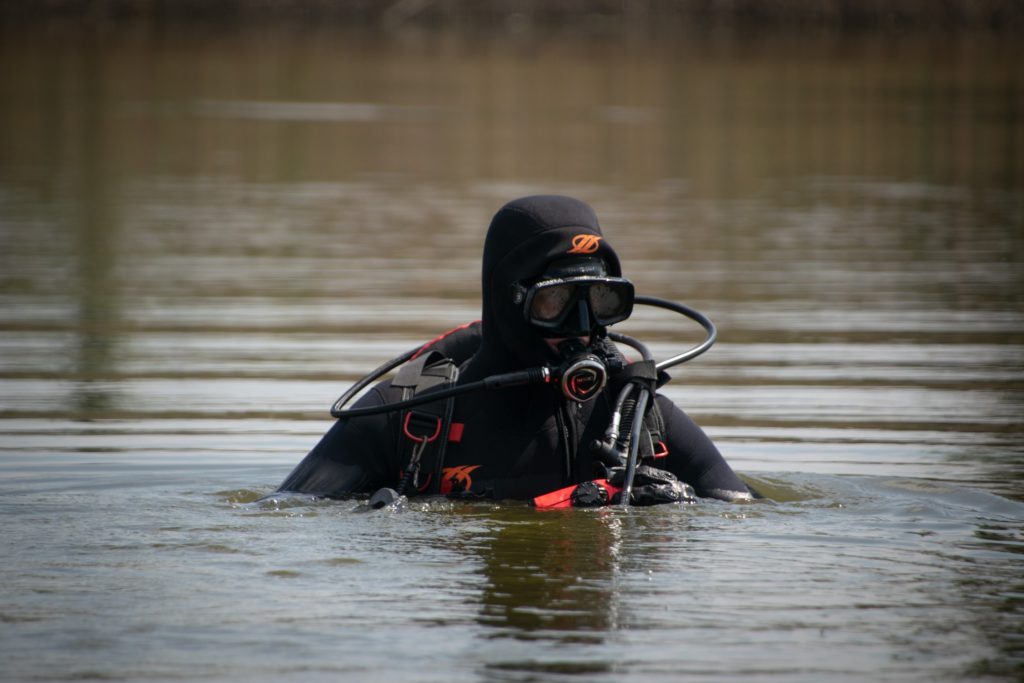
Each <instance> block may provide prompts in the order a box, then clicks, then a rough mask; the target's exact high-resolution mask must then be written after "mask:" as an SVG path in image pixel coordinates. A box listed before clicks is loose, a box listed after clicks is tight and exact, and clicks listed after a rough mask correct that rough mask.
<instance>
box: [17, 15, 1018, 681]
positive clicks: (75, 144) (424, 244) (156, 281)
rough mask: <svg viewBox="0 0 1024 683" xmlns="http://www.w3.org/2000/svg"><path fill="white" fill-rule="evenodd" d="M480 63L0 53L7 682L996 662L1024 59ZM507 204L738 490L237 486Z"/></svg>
mask: <svg viewBox="0 0 1024 683" xmlns="http://www.w3.org/2000/svg"><path fill="white" fill-rule="evenodd" d="M517 35H518V34H517ZM488 38H493V36H489V35H479V34H471V33H468V32H464V33H445V32H437V33H433V32H427V33H408V34H405V33H403V34H400V35H397V36H383V35H370V34H367V33H362V34H357V33H345V32H341V31H335V30H332V29H327V28H322V29H312V28H309V27H307V28H305V29H297V28H291V29H277V30H275V29H271V28H267V27H263V28H252V29H249V30H247V31H241V32H235V31H227V30H218V31H214V30H212V29H202V28H196V27H194V26H192V27H187V28H182V27H169V28H165V29H154V28H150V29H132V28H131V27H127V26H118V27H114V26H107V27H102V26H101V27H99V28H96V29H95V30H94V31H88V30H75V29H72V28H69V27H63V28H53V29H45V30H44V29H38V30H37V29H32V30H28V31H24V32H12V31H10V30H7V31H6V32H5V33H4V35H3V39H2V40H0V240H2V242H0V493H2V497H0V515H2V516H3V520H2V525H3V531H2V535H0V538H2V542H3V549H4V561H3V563H2V564H0V662H2V663H0V672H2V673H0V678H2V679H5V680H36V679H43V680H66V679H78V680H91V679H105V680H122V679H127V680H145V681H153V680H164V679H189V680H195V679H212V680H238V681H241V680H246V681H249V680H272V679H273V680H279V679H281V678H293V677H296V678H297V677H300V676H301V677H303V678H309V679H313V680H318V679H322V680H353V681H355V680H359V681H365V680H399V679H402V678H404V679H406V680H415V681H446V682H447V681H557V680H569V679H572V680H586V681H611V680H616V681H644V682H645V683H647V682H649V681H675V680H681V679H683V680H739V679H744V680H763V681H769V680H770V681H778V682H782V681H786V682H790V681H864V680H885V681H925V680H928V681H932V680H964V679H974V680H978V679H988V678H991V679H992V680H1020V677H1021V676H1022V675H1024V607H1022V599H1024V580H1022V576H1024V574H1022V572H1021V566H1022V565H1021V552H1022V548H1024V446H1022V445H1021V444H1022V436H1024V426H1022V420H1021V415H1022V414H1024V315H1022V314H1024V301H1022V292H1024V125H1022V121H1024V119H1022V116H1024V72H1022V71H1021V69H1020V66H1019V64H1021V63H1024V60H1022V57H1024V55H1022V54H1021V50H1020V48H1019V47H1013V46H1011V45H1008V44H1007V42H1008V41H998V40H995V39H992V38H983V37H979V38H966V37H960V38H955V37H954V38H951V37H948V36H947V37H944V38H942V39H935V40H925V39H923V38H913V37H907V38H905V39H900V40H892V39H887V40H882V39H875V38H869V37H864V38H860V39H848V40H842V41H839V40H829V41H826V40H814V39H811V40H808V39H807V37H806V36H805V37H803V39H802V40H800V41H799V42H797V41H796V40H795V39H793V38H791V39H788V40H786V39H782V38H778V39H772V40H768V39H757V40H742V41H740V40H733V41H729V40H725V41H720V40H710V39H709V40H706V41H698V42H694V38H693V37H692V36H688V37H679V38H678V39H677V40H670V41H665V42H655V43H651V42H649V41H645V40H643V39H640V38H637V39H617V38H600V37H589V38H587V37H580V36H570V35H562V34H557V35H548V36H541V35H518V37H516V38H514V39H513V38H505V39H501V40H489V39H488ZM541 191H544V192H563V193H568V194H573V195H576V196H578V197H580V198H582V199H584V200H587V201H589V202H591V203H592V204H593V205H594V206H595V208H596V209H597V211H598V213H599V215H600V216H601V217H602V222H603V225H604V227H605V230H606V232H607V234H608V235H609V238H610V239H611V240H613V242H614V244H615V245H616V248H617V249H618V250H619V252H620V254H621V255H622V257H623V261H624V264H625V267H626V269H627V274H629V275H630V276H631V277H632V279H634V281H635V282H636V283H637V286H638V289H639V291H640V292H641V293H646V294H652V295H656V296H663V297H668V298H674V299H679V300H683V301H685V302H687V303H689V304H690V305H693V306H695V307H697V308H699V309H701V310H703V311H704V312H706V313H707V314H708V315H710V316H711V317H712V318H713V319H714V320H715V321H716V323H718V325H719V328H720V340H721V341H720V342H719V343H718V344H717V345H716V346H715V348H714V349H713V350H712V351H711V352H710V353H709V354H707V355H705V356H702V357H701V358H700V359H698V360H696V361H694V362H693V363H690V364H687V365H684V366H681V367H680V368H678V369H677V371H676V373H675V381H674V382H673V383H672V384H670V385H669V386H668V387H667V393H669V395H671V396H672V397H673V398H674V399H675V400H677V401H678V402H679V403H680V404H681V405H682V406H684V407H685V408H686V409H687V411H688V412H690V413H691V414H692V415H694V416H695V417H696V418H697V420H698V421H699V422H700V423H701V424H702V425H704V426H705V427H706V429H707V431H708V432H709V433H710V434H711V435H712V436H713V437H714V438H715V440H716V441H717V442H718V443H719V445H720V447H721V448H722V450H723V451H724V452H725V453H726V455H727V457H728V458H729V460H730V461H731V462H732V464H733V465H734V467H735V468H736V469H737V470H738V471H739V472H740V473H741V474H743V476H744V477H745V478H747V479H748V480H749V481H750V482H752V483H753V484H754V485H755V486H757V487H758V488H760V489H761V490H763V491H764V492H765V493H766V494H767V495H768V496H769V497H770V499H771V500H770V501H766V502H758V503H756V504H750V505H727V504H722V503H717V502H706V503H703V504H701V505H698V506H693V507H684V508H676V507H666V508H659V509H644V510H630V511H621V510H601V511H596V512H595V511H572V512H568V513H565V514H562V513H556V514H539V513H537V512H535V511H533V510H531V509H529V508H527V507H525V506H523V505H520V504H502V505H465V504H453V503H449V502H444V501H442V502H435V503H430V504H415V505H413V506H412V507H411V508H409V509H405V510H399V511H393V512H389V513H373V514H362V513H361V510H360V508H359V506H358V505H357V504H356V503H337V502H334V503H324V502H311V501H308V500H301V499H300V500H284V501H276V502H262V503H261V502H257V499H259V498H260V497H261V496H263V495H265V494H267V493H269V492H270V491H272V490H273V488H274V487H275V486H276V485H277V484H278V483H279V482H280V481H281V480H282V478H283V477H284V476H285V474H287V473H288V471H289V470H290V469H291V467H292V466H293V465H294V464H295V463H297V462H298V460H299V459H300V458H301V457H302V455H303V454H304V453H305V451H306V450H307V449H308V448H309V447H310V446H311V445H312V444H313V443H314V442H315V441H316V439H317V438H318V437H319V435H320V434H321V433H322V432H323V431H324V429H325V428H326V427H327V426H328V424H329V418H328V415H327V410H328V407H329V406H330V404H331V402H332V401H333V400H334V398H336V396H337V395H338V394H339V393H340V392H341V391H342V390H343V389H344V388H345V387H346V386H347V384H348V383H349V382H351V381H352V380H353V379H355V378H357V377H359V376H360V375H361V374H363V373H364V372H366V371H368V370H370V369H372V368H373V367H376V366H377V365H379V364H380V363H381V362H382V361H384V360H386V359H388V358H390V357H392V356H394V355H397V354H398V353H399V352H402V351H405V350H407V349H408V348H411V347H413V346H415V345H416V344H418V343H419V342H420V341H422V340H425V339H428V338H430V337H432V336H434V335H435V334H437V333H439V332H440V331H443V330H445V329H448V328H449V327H452V326H454V325H457V324H460V323H463V322H466V321H468V320H472V319H474V318H475V317H477V315H478V303H477V297H478V291H477V289H478V279H479V277H478V269H479V266H478V260H479V254H480V250H481V246H482V239H483V233H484V229H485V227H486V224H487V221H488V220H489V218H490V215H491V214H492V213H493V212H494V211H495V210H496V209H497V207H498V206H500V205H501V204H502V203H504V202H505V201H506V200H508V199H511V198H513V197H516V196H519V195H522V194H527V193H532V192H541ZM624 330H625V331H628V332H631V333H634V334H636V335H637V336H639V337H641V338H643V339H646V340H650V342H651V345H652V348H653V349H654V351H655V353H656V355H659V356H665V355H668V354H671V353H673V352H674V351H675V350H676V349H679V348H681V347H685V346H688V345H690V344H691V343H693V342H694V341H695V340H697V339H699V337H700V335H699V330H696V329H693V328H692V327H685V328H680V327H679V326H678V325H677V322H676V320H675V319H672V318H671V317H665V316H663V315H661V314H660V313H658V312H648V311H641V312H638V314H637V315H636V316H635V319H634V320H632V321H630V322H629V323H628V324H627V325H626V326H625V327H624Z"/></svg>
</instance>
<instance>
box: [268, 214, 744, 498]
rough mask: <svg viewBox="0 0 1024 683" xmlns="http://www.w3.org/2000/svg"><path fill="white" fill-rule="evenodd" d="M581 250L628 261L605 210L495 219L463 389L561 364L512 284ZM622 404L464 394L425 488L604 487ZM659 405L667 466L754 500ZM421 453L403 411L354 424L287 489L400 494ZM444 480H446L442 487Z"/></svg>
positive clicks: (387, 395)
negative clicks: (613, 425) (598, 482)
mask: <svg viewBox="0 0 1024 683" xmlns="http://www.w3.org/2000/svg"><path fill="white" fill-rule="evenodd" d="M581 236H586V239H580V237H581ZM574 238H575V241H574ZM574 249H575V250H576V251H575V252H574ZM580 249H589V250H590V251H588V252H586V253H588V254H592V255H594V256H597V257H600V258H601V259H603V260H604V262H605V263H606V264H607V265H608V269H609V274H611V275H614V276H620V275H621V269H620V266H619V260H618V257H617V256H616V255H615V252H614V251H613V250H612V249H611V247H610V246H609V245H608V244H607V242H606V241H604V239H603V237H602V235H601V231H600V227H599V226H598V223H597V218H596V216H594V214H593V211H592V210H591V209H590V207H588V206H587V205H586V204H583V203H582V202H579V201H577V200H574V199H570V198H567V197H554V196H539V197H526V198H523V199H520V200H516V201H514V202H510V203H509V204H507V205H506V206H505V207H503V208H502V209H501V210H500V211H499V212H498V213H497V214H496V215H495V217H494V220H493V221H492V222H491V226H490V229H489V231H488V235H487V240H486V242H485V246H484V258H483V306H482V311H483V316H482V322H481V324H480V325H479V326H477V327H475V328H474V329H472V330H468V331H465V332H464V333H462V334H460V335H459V336H458V344H459V345H461V346H462V348H463V349H465V348H470V349H475V353H473V354H472V355H471V356H470V357H469V358H468V360H466V361H465V362H464V363H462V364H461V367H460V373H459V379H458V382H459V383H468V382H473V381H475V380H479V379H482V378H484V377H487V376H491V375H494V374H498V373H504V372H511V371H514V370H520V369H523V368H527V367H535V366H538V365H543V364H549V363H551V362H553V360H554V355H553V352H552V351H551V350H550V347H549V346H548V345H547V344H546V343H545V342H544V340H543V338H541V337H540V335H539V334H538V333H537V332H536V330H534V329H533V328H532V327H531V326H530V324H529V323H528V322H527V321H526V319H525V317H524V315H523V313H522V310H521V309H520V308H519V307H517V306H516V305H515V303H514V302H513V299H512V296H511V291H512V285H513V283H516V282H524V281H529V280H530V279H531V278H536V277H537V275H538V274H540V273H542V272H543V271H544V267H545V265H546V264H547V263H549V262H551V261H552V260H554V259H557V258H559V257H561V256H562V255H563V254H566V253H570V254H571V253H579V250H580ZM452 355H453V356H458V353H455V354H452ZM400 397H401V396H400V393H399V391H398V390H397V389H395V388H393V387H391V386H390V383H389V382H383V383H381V384H379V385H377V386H376V387H374V388H373V389H372V390H371V391H370V392H368V393H367V394H366V395H364V396H363V397H362V398H361V399H360V400H359V401H358V402H357V403H356V404H355V406H353V407H366V406H374V405H383V404H385V403H391V402H394V401H396V400H398V399H399V398H400ZM613 398H614V397H613V396H611V395H610V390H608V389H606V390H605V392H604V394H603V395H602V396H599V397H598V398H597V399H594V400H592V401H589V402H587V403H583V404H579V403H576V402H574V401H570V400H567V399H565V398H563V397H562V395H561V393H560V392H559V391H557V389H556V388H555V387H553V386H551V385H545V384H540V385H529V386H518V387H511V388H503V389H494V390H486V391H478V392H473V393H470V394H465V395H463V396H460V397H458V398H456V399H455V403H454V412H453V417H452V424H453V425H456V426H457V428H458V429H457V430H452V431H450V437H451V438H449V440H448V443H447V444H446V448H445V454H444V461H443V463H442V465H443V467H438V468H432V467H431V468H424V471H423V473H422V475H421V477H420V480H419V481H418V483H419V484H420V485H421V486H422V487H423V489H424V490H433V491H439V492H441V493H447V494H450V495H461V496H466V497H486V498H494V499H503V498H511V499H520V500H526V499H530V498H533V497H534V496H538V495H541V494H544V493H548V492H550V491H552V490H555V489H558V488H561V487H564V486H568V485H570V484H573V483H579V482H582V481H587V480H590V479H593V478H594V463H593V461H592V459H591V454H590V451H589V448H588V447H587V445H588V444H590V443H591V442H592V441H593V440H594V439H596V438H599V437H601V436H602V435H603V433H604V430H605V428H606V427H607V425H608V421H609V415H610V407H609V403H610V401H611V400H613ZM656 401H657V405H658V407H659V409H660V411H661V415H662V418H663V421H664V426H665V428H664V432H663V434H662V440H663V441H664V445H665V446H666V447H667V450H668V454H667V455H666V456H665V457H663V458H659V459H658V460H657V463H658V464H657V466H658V467H660V468H662V469H666V470H669V471H671V472H673V473H674V474H675V475H676V476H678V477H679V478H680V479H681V480H682V481H684V482H686V483H688V484H690V485H691V486H693V487H694V489H695V491H696V492H697V494H698V495H700V496H704V497H716V498H724V499H732V498H737V497H742V496H746V495H748V490H747V487H746V486H745V485H744V484H743V482H742V481H741V480H740V479H739V478H738V477H737V476H736V474H735V473H734V472H733V471H732V469H731V468H730V467H729V465H728V463H726V461H725V459H724V458H723V457H722V455H721V454H720V453H719V451H718V449H717V448H716V447H715V445H714V444H713V443H712V442H711V440H710V439H709V438H708V437H707V436H706V435H705V434H704V432H703V431H702V430H701V429H700V428H699V427H698V426H697V425H696V424H695V423H694V422H693V421H692V420H691V419H690V418H689V417H688V416H686V415H685V414H684V413H683V412H682V411H681V410H680V409H679V408H677V407H676V406H675V405H674V404H673V403H672V402H671V401H670V400H668V399H667V398H665V397H664V396H661V395H658V396H657V399H656ZM409 452H410V444H409V443H408V439H406V437H404V436H403V434H402V424H401V416H400V414H399V413H395V412H390V413H384V414H379V415H373V416H367V417H358V418H342V419H340V420H338V421H337V422H336V423H335V425H334V426H333V427H332V428H331V429H330V430H329V431H328V432H327V433H326V434H325V435H324V437H323V438H322V439H321V440H320V442H319V443H318V444H317V445H316V446H315V447H314V448H313V450H312V451H310V453H309V454H308V455H307V456H306V458H305V459H304V460H303V461H302V462H301V463H299V465H298V466H297V467H296V468H295V470H294V471H292V473H291V474H289V475H288V477H287V478H286V479H285V481H284V482H283V483H282V484H281V486H280V489H279V490H281V491H297V492H304V493H312V494H317V495H324V496H331V497H341V496H345V495H348V494H351V493H371V492H373V491H375V490H377V489H379V488H381V487H385V486H389V487H394V486H396V484H397V483H398V481H399V479H400V476H401V473H402V470H403V468H404V467H405V466H406V464H407V461H408V456H409ZM435 472H439V473H440V480H439V481H431V480H430V478H431V477H433V476H435V474H434V473H435Z"/></svg>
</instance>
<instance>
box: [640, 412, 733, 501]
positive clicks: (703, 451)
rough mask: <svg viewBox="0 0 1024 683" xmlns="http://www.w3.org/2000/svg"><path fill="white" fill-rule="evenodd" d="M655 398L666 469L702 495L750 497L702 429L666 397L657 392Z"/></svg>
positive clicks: (726, 498) (711, 496)
mask: <svg viewBox="0 0 1024 683" xmlns="http://www.w3.org/2000/svg"><path fill="white" fill-rule="evenodd" d="M656 401H657V404H658V409H659V410H660V411H661V416H662V419H663V420H664V423H665V434H664V438H665V444H666V446H668V457H667V458H666V460H667V463H666V464H665V465H664V467H665V469H668V470H670V471H671V472H672V473H673V474H675V475H676V476H677V477H679V478H680V479H682V480H683V481H685V482H686V483H687V484H689V485H690V486H692V487H693V488H694V490H695V491H696V492H697V495H699V496H701V497H703V498H720V499H722V500H737V499H743V498H749V497H750V491H749V489H747V486H746V485H745V484H744V483H743V481H742V480H741V479H740V478H739V477H738V476H737V475H736V473H735V472H734V471H733V469H732V467H730V466H729V463H728V462H726V460H725V458H724V457H723V456H722V454H721V453H720V452H719V450H718V448H717V447H716V446H715V444H714V442H713V441H711V438H710V437H708V435H707V434H705V433H704V430H703V429H701V428H700V427H699V426H698V425H697V423H696V422H694V421H693V420H692V419H691V418H690V416H689V415H687V414H686V413H684V412H683V411H682V410H681V409H680V408H679V407H678V406H676V404H675V403H673V402H672V401H671V400H669V399H668V398H667V397H665V396H662V395H661V394H658V396H657V399H656Z"/></svg>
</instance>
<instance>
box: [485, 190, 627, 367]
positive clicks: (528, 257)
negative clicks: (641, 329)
mask: <svg viewBox="0 0 1024 683" xmlns="http://www.w3.org/2000/svg"><path fill="white" fill-rule="evenodd" d="M482 284H483V330H482V332H483V344H484V347H485V348H486V349H487V352H488V353H490V354H491V355H492V356H504V358H505V361H504V362H506V363H507V364H509V365H519V366H529V365H538V364H542V363H545V362H548V361H549V360H550V358H551V354H552V347H557V343H555V344H549V343H548V342H547V341H545V340H554V341H556V342H557V341H560V340H563V339H587V341H589V338H592V337H593V336H600V335H603V334H604V333H605V329H604V328H605V327H606V326H607V325H611V324H613V323H615V322H619V321H621V320H624V319H625V318H627V317H628V316H629V314H630V312H631V310H632V303H633V288H632V285H631V284H630V283H629V282H628V281H627V280H624V279H622V270H621V267H620V265H619V258H618V256H617V255H616V254H615V251H614V250H613V249H612V247H611V246H610V245H609V244H608V242H607V240H605V238H604V235H603V234H602V232H601V227H600V225H599V224H598V222H597V216H596V215H595V214H594V211H593V209H591V208H590V207H589V206H587V205H586V204H584V203H583V202H581V201H579V200H577V199H573V198H571V197H562V196H557V195H540V196H533V197H523V198H521V199H517V200H514V201H511V202H509V203H508V204H506V205H505V206H503V207H502V208H501V209H500V210H499V211H498V212H497V213H496V214H495V216H494V218H493V219H492V221H491V225H490V228H489V229H488V232H487V240H486V242H485V244H484V257H483V283H482Z"/></svg>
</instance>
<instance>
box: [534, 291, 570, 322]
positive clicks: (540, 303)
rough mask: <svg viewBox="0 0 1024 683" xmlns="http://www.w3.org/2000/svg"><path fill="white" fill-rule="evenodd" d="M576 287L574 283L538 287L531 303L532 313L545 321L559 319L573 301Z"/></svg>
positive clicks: (536, 317) (537, 318)
mask: <svg viewBox="0 0 1024 683" xmlns="http://www.w3.org/2000/svg"><path fill="white" fill-rule="evenodd" d="M574 289H575V288H574V287H573V285H554V286H551V287H542V288H540V289H538V290H537V293H536V294H534V296H533V303H531V304H530V315H531V316H532V317H533V318H534V319H536V320H541V321H544V322H549V321H553V320H557V319H558V317H559V316H560V315H562V313H563V312H564V311H565V307H566V306H568V305H569V302H570V301H572V298H573V290H574Z"/></svg>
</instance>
